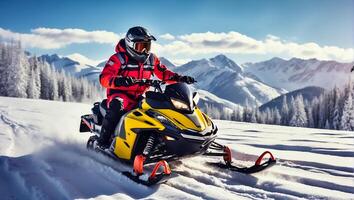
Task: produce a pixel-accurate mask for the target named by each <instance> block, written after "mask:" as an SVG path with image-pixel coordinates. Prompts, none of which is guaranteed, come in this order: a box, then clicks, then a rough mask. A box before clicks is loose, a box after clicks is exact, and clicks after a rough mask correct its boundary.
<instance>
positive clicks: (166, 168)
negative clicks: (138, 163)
mask: <svg viewBox="0 0 354 200" xmlns="http://www.w3.org/2000/svg"><path fill="white" fill-rule="evenodd" d="M161 166H162V167H163V173H164V174H166V175H169V174H171V169H170V166H169V165H168V163H167V162H166V161H165V160H161V161H159V162H158V163H156V165H155V167H154V169H153V170H152V172H151V175H150V177H149V179H154V178H155V176H156V172H157V170H159V168H160V167H161Z"/></svg>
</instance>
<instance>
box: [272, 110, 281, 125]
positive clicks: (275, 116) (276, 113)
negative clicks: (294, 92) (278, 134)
mask: <svg viewBox="0 0 354 200" xmlns="http://www.w3.org/2000/svg"><path fill="white" fill-rule="evenodd" d="M273 123H274V124H277V125H280V124H281V116H280V113H279V110H278V108H274V110H273Z"/></svg>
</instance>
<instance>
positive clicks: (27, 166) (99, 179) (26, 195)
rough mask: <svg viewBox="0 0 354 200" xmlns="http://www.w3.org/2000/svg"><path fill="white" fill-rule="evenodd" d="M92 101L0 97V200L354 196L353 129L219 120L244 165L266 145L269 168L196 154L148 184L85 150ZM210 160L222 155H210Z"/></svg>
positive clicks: (222, 134) (222, 135)
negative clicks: (236, 169) (82, 127)
mask: <svg viewBox="0 0 354 200" xmlns="http://www.w3.org/2000/svg"><path fill="white" fill-rule="evenodd" d="M90 108H91V106H90V105H86V104H76V103H62V102H50V101H42V100H27V99H15V98H4V97H0V177H1V178H0V199H88V198H97V199H111V198H114V199H354V173H353V172H354V171H353V167H354V133H352V132H343V131H329V130H319V129H303V128H291V127H280V126H269V125H257V124H246V123H237V122H228V121H217V124H218V126H219V129H220V134H219V142H221V143H225V144H228V145H230V146H231V147H232V148H233V153H234V158H237V159H239V162H238V164H240V165H251V164H252V162H248V160H255V158H256V155H259V154H260V153H262V152H263V150H266V149H268V150H271V151H272V152H273V154H274V155H275V156H276V157H277V158H278V159H279V161H278V163H277V165H276V166H274V167H272V168H270V169H269V170H267V171H264V172H261V173H258V174H254V175H243V174H239V173H232V172H224V171H221V170H219V169H216V168H212V167H210V166H206V165H205V164H204V163H205V161H207V160H210V158H209V159H207V158H200V157H197V158H190V159H187V160H183V163H182V164H180V165H178V166H176V167H174V168H173V171H174V172H175V174H177V176H176V177H174V178H172V179H170V180H169V181H168V182H167V183H165V184H162V185H159V186H155V187H152V188H148V187H145V186H142V185H138V184H136V183H134V182H132V181H130V180H129V179H127V178H126V177H124V176H121V175H120V174H119V173H117V171H116V170H115V169H118V168H122V167H124V166H119V165H118V164H115V163H113V162H112V161H110V160H109V159H107V158H104V157H102V156H100V155H96V154H94V153H92V152H88V151H87V150H86V149H85V142H86V139H87V137H88V135H87V134H80V133H78V125H79V117H80V115H81V114H84V113H89V112H90ZM211 160H218V159H215V158H211Z"/></svg>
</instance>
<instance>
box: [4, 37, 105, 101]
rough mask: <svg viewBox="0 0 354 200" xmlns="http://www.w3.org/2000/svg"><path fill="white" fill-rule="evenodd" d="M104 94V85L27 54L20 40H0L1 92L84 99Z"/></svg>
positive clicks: (25, 96) (26, 96)
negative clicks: (58, 68)
mask: <svg viewBox="0 0 354 200" xmlns="http://www.w3.org/2000/svg"><path fill="white" fill-rule="evenodd" d="M103 95H104V92H103V89H102V88H101V87H99V86H97V85H95V84H93V83H92V82H89V81H88V80H87V79H85V78H76V77H73V76H71V75H68V74H66V73H65V72H64V71H58V70H56V69H54V68H53V67H52V66H51V65H49V64H48V63H47V62H46V61H44V60H41V59H40V58H38V57H36V56H28V55H27V54H26V53H25V51H24V50H23V49H22V47H21V43H20V42H15V41H12V42H9V43H0V96H9V97H21V98H32V99H47V100H60V101H76V102H84V101H93V100H98V99H101V98H102V97H103Z"/></svg>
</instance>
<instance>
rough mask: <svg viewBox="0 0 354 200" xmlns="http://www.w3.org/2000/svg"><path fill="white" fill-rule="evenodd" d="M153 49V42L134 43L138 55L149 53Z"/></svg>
mask: <svg viewBox="0 0 354 200" xmlns="http://www.w3.org/2000/svg"><path fill="white" fill-rule="evenodd" d="M150 49H151V42H150V41H149V42H135V43H134V50H135V51H137V52H138V53H143V52H145V53H149V52H150Z"/></svg>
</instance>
